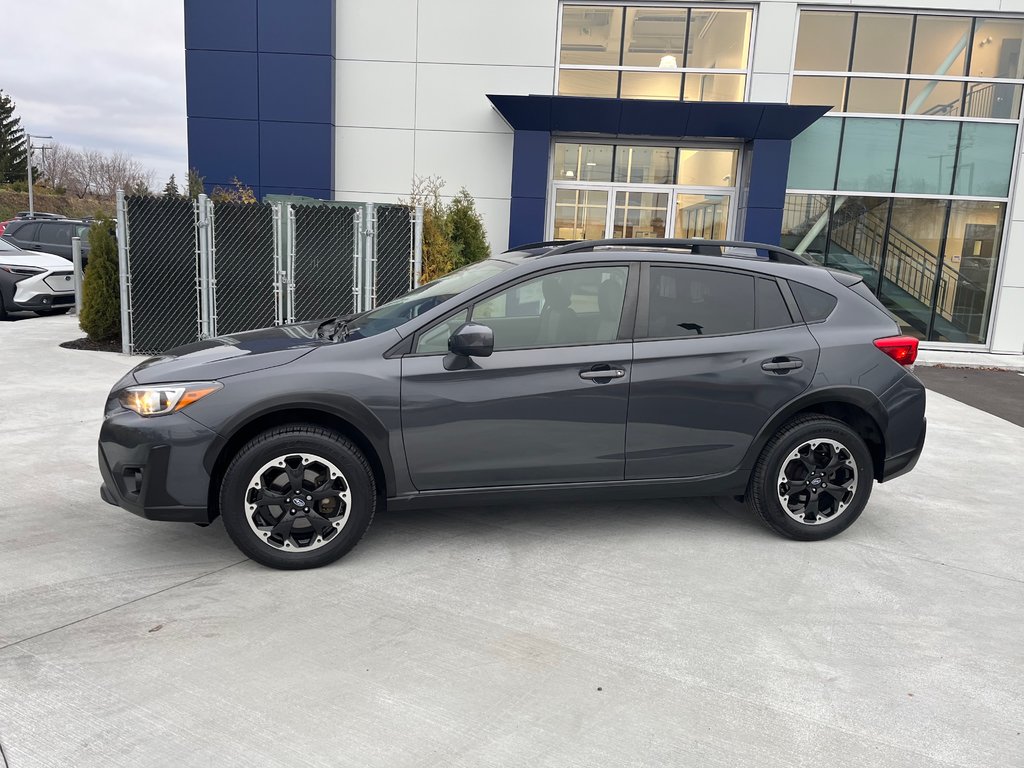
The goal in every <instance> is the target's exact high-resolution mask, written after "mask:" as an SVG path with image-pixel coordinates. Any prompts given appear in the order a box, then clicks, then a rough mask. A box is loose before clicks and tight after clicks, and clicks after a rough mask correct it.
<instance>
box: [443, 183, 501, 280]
mask: <svg viewBox="0 0 1024 768" xmlns="http://www.w3.org/2000/svg"><path fill="white" fill-rule="evenodd" d="M447 218H448V226H449V227H450V228H451V238H452V241H453V242H454V243H455V245H456V248H457V250H458V254H459V257H458V260H457V262H456V264H455V267H456V268H458V267H464V266H466V265H467V264H473V263H475V262H477V261H480V260H482V259H486V258H488V257H489V256H490V255H491V248H490V246H489V245H488V244H487V232H486V231H484V222H483V220H482V219H481V218H480V214H479V213H478V212H477V210H476V203H475V202H474V201H473V197H472V196H471V195H470V194H469V191H468V190H467V189H466V188H465V187H463V188H462V189H460V190H459V194H458V195H456V196H455V199H454V200H452V202H451V204H450V205H449V206H448V216H447Z"/></svg>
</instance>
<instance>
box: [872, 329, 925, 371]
mask: <svg viewBox="0 0 1024 768" xmlns="http://www.w3.org/2000/svg"><path fill="white" fill-rule="evenodd" d="M875 346H876V347H878V348H879V349H880V350H882V351H883V352H885V354H887V355H888V356H889V357H891V358H892V359H893V360H895V361H896V362H897V363H899V364H900V365H913V364H914V361H915V360H917V339H915V338H914V337H913V336H887V337H886V338H884V339H875Z"/></svg>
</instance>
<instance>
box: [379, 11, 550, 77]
mask: <svg viewBox="0 0 1024 768" xmlns="http://www.w3.org/2000/svg"><path fill="white" fill-rule="evenodd" d="M374 1H376V0H374ZM368 4H369V3H368ZM557 31H558V3H557V2H555V0H518V2H507V1H505V0H503V1H502V2H496V1H495V0H491V1H490V2H482V1H481V0H421V2H420V6H419V60H420V61H433V62H444V63H465V64H519V65H524V66H542V67H543V66H552V65H553V64H554V61H555V44H556V41H555V38H556V36H557Z"/></svg>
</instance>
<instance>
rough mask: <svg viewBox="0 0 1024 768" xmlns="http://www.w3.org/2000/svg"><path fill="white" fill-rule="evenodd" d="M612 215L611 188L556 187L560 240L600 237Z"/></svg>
mask: <svg viewBox="0 0 1024 768" xmlns="http://www.w3.org/2000/svg"><path fill="white" fill-rule="evenodd" d="M607 218H608V192H607V191H606V190H603V189H556V190H555V232H554V237H555V239H556V240H600V239H601V238H603V237H604V233H605V222H606V221H607Z"/></svg>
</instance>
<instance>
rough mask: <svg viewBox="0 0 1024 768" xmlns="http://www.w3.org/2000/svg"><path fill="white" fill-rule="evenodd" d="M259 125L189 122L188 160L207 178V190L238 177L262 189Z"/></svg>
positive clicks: (252, 122)
mask: <svg viewBox="0 0 1024 768" xmlns="http://www.w3.org/2000/svg"><path fill="white" fill-rule="evenodd" d="M259 133H260V131H259V123H257V122H256V121H255V120H220V119H211V118H203V117H190V118H189V119H188V160H189V165H190V166H192V167H194V168H197V169H198V170H199V174H200V175H201V176H203V177H205V178H206V186H207V188H211V187H213V186H215V185H217V184H221V185H224V184H228V183H229V182H230V181H231V179H232V178H233V177H235V176H237V177H238V178H239V179H241V180H242V181H243V182H244V183H245V184H248V185H249V186H250V187H253V188H256V187H259V185H260V138H259Z"/></svg>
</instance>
